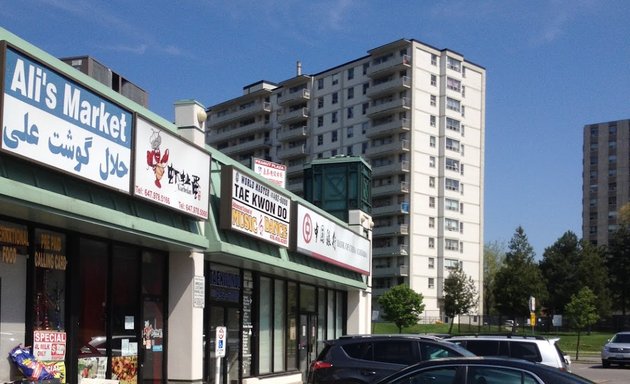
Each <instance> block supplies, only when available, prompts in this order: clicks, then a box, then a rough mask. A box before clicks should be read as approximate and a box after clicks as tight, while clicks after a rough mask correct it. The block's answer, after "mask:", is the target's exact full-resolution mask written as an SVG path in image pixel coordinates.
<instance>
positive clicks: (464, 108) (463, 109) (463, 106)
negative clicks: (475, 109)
mask: <svg viewBox="0 0 630 384" xmlns="http://www.w3.org/2000/svg"><path fill="white" fill-rule="evenodd" d="M462 116H466V106H465V105H462Z"/></svg>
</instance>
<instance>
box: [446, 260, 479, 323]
mask: <svg viewBox="0 0 630 384" xmlns="http://www.w3.org/2000/svg"><path fill="white" fill-rule="evenodd" d="M478 299H479V298H478V293H477V286H476V285H475V282H474V280H473V279H472V277H470V276H468V275H466V273H465V272H464V270H463V268H462V266H461V264H460V265H458V266H457V268H455V269H453V270H451V272H450V273H449V275H448V277H447V278H446V279H444V313H445V314H446V315H447V316H448V317H449V318H451V319H452V320H451V325H450V327H449V329H448V333H451V331H452V330H453V323H454V322H455V316H457V315H462V314H465V313H469V312H470V310H471V309H472V308H474V307H476V306H477V302H478V301H479V300H478Z"/></svg>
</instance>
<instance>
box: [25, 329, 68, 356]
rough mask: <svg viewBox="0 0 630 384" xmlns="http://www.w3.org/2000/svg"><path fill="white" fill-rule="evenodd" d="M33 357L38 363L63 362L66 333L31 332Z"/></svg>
mask: <svg viewBox="0 0 630 384" xmlns="http://www.w3.org/2000/svg"><path fill="white" fill-rule="evenodd" d="M33 355H35V358H36V359H37V360H39V361H63V360H64V359H65V356H66V333H65V332H58V331H47V330H40V331H35V332H33Z"/></svg>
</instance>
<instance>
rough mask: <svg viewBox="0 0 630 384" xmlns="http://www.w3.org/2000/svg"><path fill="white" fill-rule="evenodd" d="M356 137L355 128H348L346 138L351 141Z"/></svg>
mask: <svg viewBox="0 0 630 384" xmlns="http://www.w3.org/2000/svg"><path fill="white" fill-rule="evenodd" d="M353 136H354V127H348V128H346V137H347V138H348V139H349V138H351V137H353Z"/></svg>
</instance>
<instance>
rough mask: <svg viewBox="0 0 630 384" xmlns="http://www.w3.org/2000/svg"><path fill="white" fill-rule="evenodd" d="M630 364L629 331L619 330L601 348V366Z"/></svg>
mask: <svg viewBox="0 0 630 384" xmlns="http://www.w3.org/2000/svg"><path fill="white" fill-rule="evenodd" d="M610 364H619V365H622V366H623V365H624V364H630V332H619V333H617V334H615V336H613V337H612V339H610V340H608V342H607V343H606V345H604V348H602V366H603V367H604V368H608V367H610Z"/></svg>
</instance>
